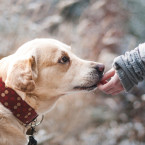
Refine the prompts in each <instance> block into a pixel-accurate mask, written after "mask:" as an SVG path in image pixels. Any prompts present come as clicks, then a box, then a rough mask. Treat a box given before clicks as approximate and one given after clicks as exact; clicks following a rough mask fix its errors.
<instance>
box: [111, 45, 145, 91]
mask: <svg viewBox="0 0 145 145" xmlns="http://www.w3.org/2000/svg"><path fill="white" fill-rule="evenodd" d="M113 65H114V68H115V69H116V71H117V74H118V76H119V79H120V81H121V83H122V85H123V87H124V89H125V90H126V91H127V92H128V91H130V90H131V89H132V88H133V86H134V85H137V84H138V82H140V81H142V80H143V79H144V77H145V43H144V44H141V45H139V47H137V48H135V49H134V50H132V51H130V52H126V53H125V55H121V56H118V57H117V58H115V59H114V63H113Z"/></svg>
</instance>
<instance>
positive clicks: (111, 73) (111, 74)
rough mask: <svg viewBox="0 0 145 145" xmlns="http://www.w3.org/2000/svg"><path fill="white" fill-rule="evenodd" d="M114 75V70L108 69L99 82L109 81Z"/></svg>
mask: <svg viewBox="0 0 145 145" xmlns="http://www.w3.org/2000/svg"><path fill="white" fill-rule="evenodd" d="M114 74H115V70H114V68H112V69H110V70H109V71H108V72H106V73H105V74H104V76H103V78H102V80H101V81H105V80H108V79H110V78H111V77H112V76H114Z"/></svg>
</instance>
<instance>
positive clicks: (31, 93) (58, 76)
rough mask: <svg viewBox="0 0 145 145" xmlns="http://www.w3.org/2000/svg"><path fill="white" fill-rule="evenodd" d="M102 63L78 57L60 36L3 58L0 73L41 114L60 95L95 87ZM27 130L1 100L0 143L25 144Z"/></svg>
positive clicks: (40, 41) (38, 41) (31, 42)
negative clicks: (58, 38)
mask: <svg viewBox="0 0 145 145" xmlns="http://www.w3.org/2000/svg"><path fill="white" fill-rule="evenodd" d="M99 65H100V64H99V63H96V62H92V61H85V60H82V59H80V58H78V57H77V56H75V55H74V54H73V53H72V52H71V48H70V46H68V45H66V44H64V43H61V42H59V41H57V40H53V39H35V40H32V41H30V42H28V43H25V44H24V45H22V46H21V47H20V48H19V49H18V50H17V51H16V52H15V53H14V54H12V55H10V56H8V57H5V58H3V59H2V60H0V77H1V78H2V79H3V81H4V82H5V84H6V86H8V87H10V88H12V89H13V90H15V91H16V92H17V93H18V94H19V95H20V96H21V97H22V99H23V100H25V101H26V102H27V103H28V104H29V105H30V106H31V107H33V108H34V109H35V111H36V112H37V113H38V114H44V113H46V112H47V111H48V110H50V108H51V107H52V106H53V105H54V104H55V102H56V101H57V99H58V98H59V97H61V96H64V95H66V94H68V93H71V92H74V91H79V90H92V89H94V88H95V87H96V84H97V83H98V81H99V79H100V77H99V73H98V72H99V71H98V69H97V68H98V66H99ZM26 130H27V128H26V127H24V126H23V125H22V124H21V123H20V121H18V120H17V119H16V118H15V117H14V116H13V114H12V113H11V112H10V111H9V110H8V109H7V108H5V107H4V106H3V105H2V104H1V103H0V145H24V144H26V143H27V139H26Z"/></svg>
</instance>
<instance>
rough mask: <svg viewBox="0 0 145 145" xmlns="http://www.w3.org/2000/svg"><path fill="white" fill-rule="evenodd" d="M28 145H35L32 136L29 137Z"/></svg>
mask: <svg viewBox="0 0 145 145" xmlns="http://www.w3.org/2000/svg"><path fill="white" fill-rule="evenodd" d="M28 145H37V141H36V140H35V139H34V137H33V136H29V142H28Z"/></svg>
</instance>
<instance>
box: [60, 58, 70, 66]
mask: <svg viewBox="0 0 145 145" xmlns="http://www.w3.org/2000/svg"><path fill="white" fill-rule="evenodd" d="M67 62H69V57H68V56H63V57H62V58H61V59H60V60H59V63H62V64H65V63H67Z"/></svg>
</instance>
